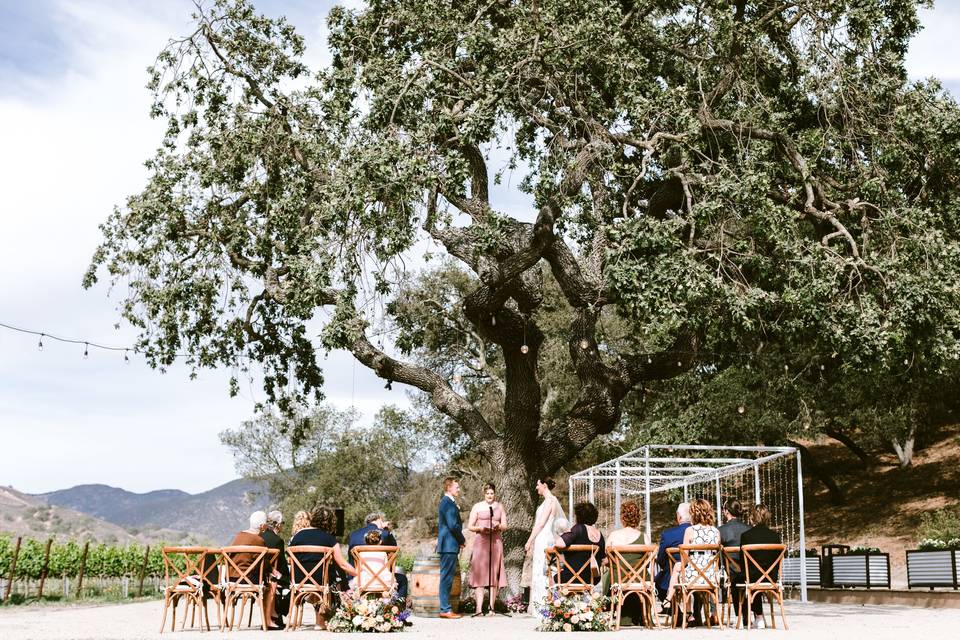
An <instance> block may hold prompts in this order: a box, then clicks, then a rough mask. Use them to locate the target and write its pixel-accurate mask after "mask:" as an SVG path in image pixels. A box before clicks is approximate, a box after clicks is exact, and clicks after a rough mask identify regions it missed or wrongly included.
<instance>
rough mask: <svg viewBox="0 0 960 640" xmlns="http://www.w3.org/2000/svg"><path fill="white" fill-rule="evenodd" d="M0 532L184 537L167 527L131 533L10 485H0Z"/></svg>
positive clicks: (102, 538) (112, 539) (114, 539)
mask: <svg viewBox="0 0 960 640" xmlns="http://www.w3.org/2000/svg"><path fill="white" fill-rule="evenodd" d="M0 533H9V534H12V535H15V536H29V537H31V538H38V539H43V538H46V537H50V536H53V537H56V538H62V539H74V540H95V541H98V542H105V543H110V544H116V543H119V544H128V543H132V542H153V541H154V540H169V541H173V542H179V541H181V540H186V538H185V537H184V536H183V534H181V533H179V532H173V531H169V530H164V531H152V532H149V533H146V532H145V533H143V534H140V535H134V534H132V533H130V532H129V531H127V530H125V529H124V528H123V527H121V526H118V525H116V524H113V523H111V522H106V521H105V520H102V519H100V518H97V517H94V516H92V515H89V514H86V513H80V512H78V511H76V510H73V509H69V508H66V507H62V506H56V505H50V504H47V502H46V501H45V500H43V499H42V498H38V497H36V496H31V495H27V494H25V493H21V492H19V491H17V490H16V489H14V488H12V487H0Z"/></svg>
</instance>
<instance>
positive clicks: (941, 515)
mask: <svg viewBox="0 0 960 640" xmlns="http://www.w3.org/2000/svg"><path fill="white" fill-rule="evenodd" d="M917 534H918V537H919V538H920V539H921V540H922V541H940V542H942V543H944V546H943V547H940V548H944V549H945V548H947V546H946V543H947V542H948V541H950V540H956V539H960V509H956V508H954V509H937V510H936V511H933V512H930V513H924V514H923V515H921V516H920V528H919V529H918V530H917Z"/></svg>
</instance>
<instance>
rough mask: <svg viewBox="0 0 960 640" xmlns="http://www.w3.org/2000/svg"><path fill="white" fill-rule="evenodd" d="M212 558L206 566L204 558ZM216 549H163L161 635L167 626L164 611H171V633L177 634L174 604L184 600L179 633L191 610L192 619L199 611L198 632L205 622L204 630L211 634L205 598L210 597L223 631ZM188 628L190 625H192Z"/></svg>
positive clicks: (218, 625)
mask: <svg viewBox="0 0 960 640" xmlns="http://www.w3.org/2000/svg"><path fill="white" fill-rule="evenodd" d="M211 554H213V555H214V561H213V562H205V558H206V557H207V556H209V555H211ZM217 554H219V550H218V549H210V548H207V547H164V548H163V549H162V551H161V555H162V556H163V573H164V583H165V586H164V589H163V619H162V620H161V621H160V633H163V629H164V627H165V626H166V623H167V610H168V609H172V612H171V613H172V615H171V618H170V631H175V630H176V625H177V604H178V603H179V602H180V601H181V600H186V608H185V609H184V612H183V621H182V622H181V629H182V628H184V627H185V625H186V622H187V609H189V608H190V606H191V605H192V606H193V612H194V615H196V610H197V608H198V607H199V608H200V610H201V611H202V615H201V618H200V630H201V631H202V630H203V621H204V619H205V620H206V623H207V630H208V631H209V630H210V612H209V610H208V608H207V596H208V595H212V596H213V599H214V600H215V601H216V603H217V627H218V628H220V629H222V628H223V615H222V612H221V608H220V585H219V581H218V574H219V562H218V561H217V559H216V555H217ZM190 626H191V627H192V626H193V622H192V621H191V625H190Z"/></svg>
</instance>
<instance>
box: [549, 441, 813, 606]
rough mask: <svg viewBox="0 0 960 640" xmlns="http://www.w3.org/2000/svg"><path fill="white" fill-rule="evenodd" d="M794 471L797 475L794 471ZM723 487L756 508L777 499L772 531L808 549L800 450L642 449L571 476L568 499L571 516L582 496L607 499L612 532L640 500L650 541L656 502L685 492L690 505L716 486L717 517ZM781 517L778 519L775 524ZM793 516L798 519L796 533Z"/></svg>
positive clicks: (803, 582) (803, 586)
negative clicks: (628, 505) (632, 501)
mask: <svg viewBox="0 0 960 640" xmlns="http://www.w3.org/2000/svg"><path fill="white" fill-rule="evenodd" d="M794 465H795V473H794V469H793V468H792V467H794ZM778 471H779V472H780V473H779V477H780V478H784V479H785V482H784V481H781V482H780V485H781V486H777V473H778ZM724 483H726V485H727V488H726V491H727V493H728V494H729V493H730V491H731V487H732V486H733V485H736V486H737V487H738V489H734V491H739V492H740V493H741V494H742V493H743V492H744V491H745V490H746V492H747V494H748V496H747V497H750V496H749V494H750V493H752V497H751V499H752V502H753V503H760V502H764V501H765V500H766V501H771V500H770V499H771V498H772V499H774V500H775V501H776V504H777V505H778V506H779V509H777V508H776V507H775V508H774V511H775V512H776V511H777V510H779V511H780V513H779V515H780V520H781V521H780V522H776V521H775V522H774V525H775V526H774V528H775V529H777V528H779V529H781V532H782V534H783V535H784V541H785V543H787V545H788V548H789V546H790V545H789V543H790V542H791V541H794V539H795V541H796V542H797V544H798V547H799V549H800V550H805V549H806V532H805V529H804V506H803V469H802V467H801V461H800V451H799V450H798V449H797V448H796V447H759V446H752V447H751V446H713V445H691V444H679V445H663V444H650V445H644V446H643V447H640V448H639V449H635V450H633V451H630V452H629V453H625V454H623V455H622V456H619V457H617V458H613V459H612V460H608V461H606V462H602V463H600V464H597V465H594V466H592V467H589V468H587V469H584V470H582V471H579V472H577V473H575V474H573V475H571V476H570V478H569V480H568V494H567V495H568V507H569V513H570V514H572V513H573V506H574V502H575V499H576V498H577V497H578V496H584V497H585V498H586V499H587V500H589V501H590V502H593V503H595V504H596V503H598V502H599V503H603V502H604V497H606V498H607V501H608V502H610V503H611V505H610V506H612V509H608V508H605V505H603V504H600V505H598V508H599V509H600V511H601V519H600V520H599V521H598V525H599V526H600V527H601V528H604V529H607V530H611V529H614V528H618V527H619V526H620V507H621V504H622V501H623V498H624V496H634V495H635V496H641V495H642V496H643V504H642V505H641V509H642V511H643V516H644V521H645V531H646V535H647V537H648V538H649V539H651V540H652V539H653V527H652V522H651V497H652V496H655V495H657V494H665V493H667V492H671V491H679V490H682V491H683V500H684V501H688V500H690V499H691V498H693V497H696V492H697V490H698V488H699V490H700V492H703V491H706V490H707V489H708V487H709V486H710V485H711V484H712V485H713V487H712V489H713V490H712V491H710V495H709V498H708V499H710V502H711V503H715V504H714V507H715V509H716V511H717V514H718V516H719V514H720V513H721V512H722V507H723V499H724V495H723V494H724V487H723V485H724ZM751 485H752V486H751ZM784 485H785V486H784ZM701 487H702V488H701ZM745 487H746V489H745ZM751 489H752V491H751ZM794 492H795V495H794ZM701 496H702V497H705V498H706V497H707V494H704V493H701ZM765 496H766V498H765ZM664 497H666V496H664ZM794 498H795V499H794ZM777 515H778V514H777V513H775V520H776V519H777V517H776V516H777ZM792 516H795V517H796V519H795V524H796V530H794V526H793V525H794V520H793V518H792ZM718 524H719V523H718ZM794 533H795V534H796V536H794ZM800 599H801V601H802V602H807V570H806V563H804V562H801V563H800Z"/></svg>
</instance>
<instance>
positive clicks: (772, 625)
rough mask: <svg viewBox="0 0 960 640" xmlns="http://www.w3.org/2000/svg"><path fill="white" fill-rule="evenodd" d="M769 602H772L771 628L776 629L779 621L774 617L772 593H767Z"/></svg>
mask: <svg viewBox="0 0 960 640" xmlns="http://www.w3.org/2000/svg"><path fill="white" fill-rule="evenodd" d="M767 600H769V601H770V627H771V628H773V629H776V628H777V619H776V618H775V617H774V615H773V593H772V592H771V591H767Z"/></svg>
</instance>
